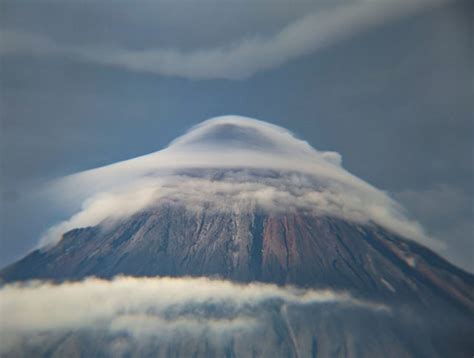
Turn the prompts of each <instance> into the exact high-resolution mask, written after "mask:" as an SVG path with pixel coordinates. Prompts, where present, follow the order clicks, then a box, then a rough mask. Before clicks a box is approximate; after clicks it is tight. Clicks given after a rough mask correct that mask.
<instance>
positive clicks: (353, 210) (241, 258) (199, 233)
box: [0, 116, 474, 357]
mask: <svg viewBox="0 0 474 358" xmlns="http://www.w3.org/2000/svg"><path fill="white" fill-rule="evenodd" d="M51 192H52V193H54V195H55V196H56V197H57V198H58V200H65V201H68V205H69V206H70V207H73V208H76V212H74V214H73V215H72V216H71V217H70V218H69V219H68V220H65V221H64V222H61V223H59V224H57V225H55V226H54V227H53V228H51V229H50V230H49V231H48V232H47V233H46V234H45V235H44V236H43V238H42V246H41V247H40V248H39V249H37V250H35V251H33V252H31V253H30V254H28V255H27V256H26V257H24V258H23V259H21V260H19V261H18V262H16V263H13V264H12V265H10V266H8V267H6V268H4V269H3V270H2V271H1V272H0V277H1V280H2V281H3V285H4V287H13V286H11V283H14V282H25V281H29V280H42V281H45V280H48V281H52V282H54V285H63V284H70V282H71V281H78V282H87V281H83V280H84V279H87V278H88V277H96V278H100V279H103V280H105V281H104V282H107V281H108V280H112V282H113V280H115V278H116V277H117V276H127V277H129V276H131V277H135V278H137V279H139V278H143V277H146V278H157V277H158V278H160V277H171V278H175V279H176V280H180V279H182V278H183V277H186V278H192V277H194V278H196V279H198V278H202V277H208V278H211V279H212V280H216V282H222V281H225V282H227V281H228V282H233V284H237V285H242V286H239V287H246V285H254V284H257V283H258V284H257V286H256V287H257V288H256V290H259V288H258V287H260V286H258V285H273V286H271V287H293V289H298V290H317V291H318V292H323V291H324V290H330V291H331V292H338V293H344V294H347V295H350V297H351V300H352V301H351V302H366V303H368V304H369V303H370V305H374V304H377V305H383V307H385V308H384V309H385V313H380V312H378V311H377V310H375V311H377V312H375V311H374V310H367V309H365V310H364V309H361V308H360V307H359V306H358V305H355V306H357V307H355V306H354V307H347V306H345V307H344V308H341V307H339V308H337V307H334V306H333V305H329V306H327V305H326V304H325V305H323V306H321V305H319V306H317V307H315V306H311V305H306V304H305V305H303V306H302V307H292V306H291V304H288V303H282V302H280V301H278V300H277V301H278V302H273V301H272V302H271V303H268V305H267V306H263V307H262V306H258V307H254V308H252V309H254V310H255V312H254V313H253V314H255V315H262V317H264V318H262V321H263V322H265V323H264V324H263V328H262V330H261V331H260V333H261V334H262V336H263V337H266V339H267V342H266V343H265V342H260V341H259V340H258V339H256V338H255V336H245V335H244V334H243V333H242V332H239V333H236V332H233V333H229V336H228V337H227V338H226V340H224V341H219V342H218V343H216V342H215V341H213V340H212V339H211V338H209V332H207V333H206V334H204V333H200V335H199V336H198V337H200V338H196V337H195V336H190V335H189V334H187V335H185V338H183V339H181V340H179V341H177V340H175V339H164V340H162V341H160V343H159V344H158V343H156V345H154V344H151V343H150V341H147V343H143V342H142V341H140V342H141V343H137V342H136V341H135V340H134V339H135V338H134V337H133V335H132V336H130V335H128V334H124V333H123V332H121V333H120V334H119V336H118V337H119V338H120V339H121V340H124V341H125V342H126V344H125V343H124V344H125V345H126V346H127V349H126V354H125V353H124V354H125V355H127V354H129V355H137V356H141V355H162V356H189V355H196V356H250V355H255V356H270V355H273V356H274V355H277V356H300V357H301V356H318V357H319V356H374V357H380V356H394V357H400V356H413V357H415V356H430V357H431V356H453V357H454V356H464V355H466V356H470V355H472V352H474V344H473V343H472V340H471V339H470V334H472V332H473V328H474V320H473V317H474V316H473V315H474V276H472V275H471V274H469V273H467V272H464V271H463V270H461V269H459V268H457V267H455V266H454V265H452V264H450V263H449V262H447V261H446V260H445V259H443V258H442V257H440V256H439V255H438V254H436V253H435V251H433V250H432V249H433V248H435V249H436V247H437V246H436V245H437V243H436V241H434V240H432V239H431V238H429V237H428V236H427V235H426V234H425V233H424V231H423V229H422V228H421V227H420V226H419V225H418V224H417V223H416V222H414V221H411V220H410V219H408V218H407V217H406V215H405V213H404V210H403V208H401V207H400V206H399V205H398V204H397V203H396V202H395V201H393V200H392V199H391V198H390V197H388V196H387V195H386V194H385V193H383V192H381V191H379V190H378V189H376V188H374V187H373V186H371V185H370V184H368V183H366V182H364V181H363V180H361V179H359V178H357V177H355V176H353V175H352V174H350V173H348V172H347V171H346V170H345V169H344V168H343V167H342V160H341V156H340V155H339V154H338V153H336V152H321V151H317V150H315V149H314V148H312V147H311V146H310V145H309V144H308V143H307V142H304V141H302V140H299V139H297V138H295V137H294V136H293V135H292V134H291V133H290V132H288V131H286V130H285V129H283V128H280V127H277V126H275V125H271V124H268V123H265V122H261V121H257V120H254V119H249V118H243V117H237V116H226V117H218V118H214V119H211V120H208V121H205V122H203V123H201V124H200V125H198V126H196V127H194V128H193V129H191V130H190V131H189V132H188V133H187V134H185V135H184V136H182V137H180V138H178V139H176V140H175V141H174V142H172V143H171V144H170V146H168V147H167V148H165V149H164V150H162V151H159V152H156V153H152V154H150V155H146V156H143V157H139V158H136V159H132V160H128V161H125V162H120V163H117V164H113V165H110V166H106V167H102V168H98V169H93V170H90V171H86V172H82V173H78V174H75V175H72V176H69V177H66V178H63V179H61V180H59V181H57V182H56V183H54V186H53V189H52V191H51ZM212 280H211V281H212ZM17 285H18V283H17ZM20 285H21V284H20ZM274 285H276V286H274ZM265 287H266V286H265ZM274 305H276V306H274ZM206 307H207V306H206ZM272 307H278V309H277V310H274V309H273V308H272ZM371 307H372V306H371ZM188 309H189V308H188ZM201 309H202V308H201ZM386 311H388V313H387V312H386ZM200 312H201V311H200ZM205 312H207V313H206V314H207V315H211V316H212V317H214V318H215V316H216V315H217V317H221V315H224V316H225V315H226V314H228V310H226V309H223V308H222V307H213V308H212V309H211V308H209V307H207V308H206V310H205ZM223 312H227V313H225V314H224V313H223ZM239 312H240V311H239ZM188 313H189V312H188ZM234 313H235V312H234ZM169 314H170V313H169V312H168V315H169ZM174 314H176V312H175V313H174ZM180 314H181V313H180ZM168 318H169V316H168ZM221 318H222V317H221ZM101 332H103V331H101ZM101 334H103V335H99V338H98V336H95V335H94V334H92V335H91V334H90V331H87V330H81V331H77V330H72V331H71V330H67V333H65V332H61V333H60V334H59V333H57V332H56V333H51V334H50V335H49V336H48V338H47V339H46V341H43V346H42V347H47V348H44V349H43V350H40V351H38V347H37V346H34V345H33V346H31V344H32V343H29V344H30V345H28V344H26V343H25V342H24V341H23V345H21V346H20V345H13V346H12V348H11V349H10V351H8V352H7V353H8V354H12V355H15V354H20V355H21V354H25V355H35V354H37V355H49V354H51V352H53V353H55V354H60V353H61V352H62V353H63V354H66V353H65V352H67V354H68V355H70V354H72V353H74V354H82V355H87V356H94V355H98V356H100V355H104V354H105V355H107V352H109V353H110V351H109V350H110V349H111V348H110V347H111V346H112V345H113V344H115V343H114V342H116V340H117V339H118V338H117V333H116V332H115V333H114V334H112V335H111V334H110V332H109V333H101ZM111 337H112V338H111ZM203 337H205V338H203ZM29 342H31V340H30V341H29ZM131 342H133V343H131ZM239 342H240V343H239ZM262 345H264V347H262ZM91 347H92V348H91ZM88 349H91V350H89V351H88ZM38 352H40V353H38ZM104 352H105V353H104ZM122 353H123V352H122Z"/></svg>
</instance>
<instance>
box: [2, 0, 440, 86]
mask: <svg viewBox="0 0 474 358" xmlns="http://www.w3.org/2000/svg"><path fill="white" fill-rule="evenodd" d="M445 1H449V0H377V1H367V0H366V1H352V2H349V3H345V4H339V5H337V6H331V7H323V8H322V9H321V10H320V11H318V12H315V13H312V14H308V15H307V16H304V17H302V18H300V19H298V20H296V21H295V22H293V23H290V24H288V25H287V26H286V27H284V28H283V29H281V30H280V31H278V32H277V33H276V34H274V35H273V36H269V37H262V36H259V35H255V36H254V37H251V38H244V39H242V40H240V41H238V42H234V43H231V44H229V45H227V46H224V47H216V48H203V49H198V50H194V51H188V52H184V51H180V50H179V49H174V48H148V49H143V50H132V49H126V48H118V47H112V46H108V45H103V46H101V47H99V46H88V45H82V46H77V45H67V44H59V43H57V42H55V41H53V40H52V39H49V38H46V37H42V36H37V35H33V34H28V33H19V32H9V31H3V32H2V33H1V34H0V39H1V43H0V53H3V54H5V53H33V54H36V55H56V56H67V57H73V58H75V59H78V60H81V61H88V62H94V63H98V64H102V65H113V66H119V67H123V68H126V69H128V70H132V71H139V72H148V73H154V74H160V75H169V76H179V77H186V78H194V79H212V78H226V79H240V78H246V77H249V76H252V75H253V74H255V73H257V72H259V71H262V70H267V69H272V68H275V67H278V66H280V65H282V64H284V63H286V62H288V61H290V60H293V59H295V58H298V57H300V56H302V55H306V54H309V53H312V52H314V51H316V50H318V49H320V48H322V47H324V46H327V45H329V44H332V43H334V42H337V41H338V40H341V39H344V38H346V37H349V36H352V35H353V34H354V33H356V32H358V31H362V30H364V29H366V28H370V27H372V26H374V25H376V24H379V23H383V22H385V21H387V20H388V19H390V18H396V17H398V16H401V15H403V14H405V13H410V12H413V11H415V10H417V9H420V8H422V7H425V6H433V5H436V4H438V3H442V2H445Z"/></svg>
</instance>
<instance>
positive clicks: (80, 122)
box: [0, 0, 474, 271]
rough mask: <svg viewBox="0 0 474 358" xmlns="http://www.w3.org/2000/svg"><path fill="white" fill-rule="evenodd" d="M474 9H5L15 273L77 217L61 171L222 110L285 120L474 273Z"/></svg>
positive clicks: (0, 91)
mask: <svg viewBox="0 0 474 358" xmlns="http://www.w3.org/2000/svg"><path fill="white" fill-rule="evenodd" d="M473 13H474V6H473V4H472V2H471V1H468V0H466V1H449V0H445V1H443V0H414V1H408V0H377V1H374V0H340V1H311V2H294V1H291V2H290V1H288V2H284V1H277V2H274V1H271V2H270V1H252V2H247V1H219V2H211V1H207V0H206V1H204V2H203V1H199V2H198V1H188V2H171V1H170V2H159V1H154V2H151V1H150V2H140V4H139V5H137V4H136V3H135V2H131V1H130V2H125V1H119V2H112V1H105V0H102V1H95V2H92V1H82V2H73V1H56V2H47V1H40V2H38V1H29V0H23V1H8V0H3V1H1V2H0V41H1V42H0V55H1V63H0V65H1V67H0V71H1V73H0V75H1V76H0V99H1V121H2V123H1V124H2V127H1V141H0V143H1V144H0V150H1V173H0V175H1V191H2V200H1V216H0V224H1V237H0V239H1V248H0V265H2V266H3V265H5V264H7V263H9V262H11V261H13V260H14V259H17V258H18V257H20V256H22V255H24V254H25V253H26V252H27V251H28V250H30V249H31V248H32V247H34V245H35V244H36V243H37V242H38V240H39V237H40V236H41V233H42V232H44V230H46V229H47V228H48V227H49V226H50V225H51V224H53V223H55V222H56V221H59V220H61V219H64V217H61V213H54V214H52V211H51V210H45V208H44V205H45V204H44V203H42V204H41V205H40V204H38V202H37V201H35V200H34V198H35V195H36V192H37V189H38V188H39V187H40V186H41V185H42V184H44V183H45V182H47V181H48V180H51V179H54V178H57V177H60V176H62V175H65V174H70V173H74V172H77V171H80V170H84V169H89V168H93V167H97V166H101V165H105V164H109V163H113V162H115V161H118V160H123V159H128V158H132V157H135V156H138V155H142V154H147V153H150V152H153V151H156V150H159V149H161V148H163V147H165V146H166V145H167V144H168V143H169V142H170V141H171V140H173V139H174V138H175V137H177V136H179V135H181V134H182V133H183V132H184V131H186V130H187V129H189V128H190V127H191V126H192V125H194V124H196V123H199V122H200V121H202V120H205V119H207V118H209V117H213V116H217V115H223V114H240V115H245V116H250V117H254V118H258V119H261V120H264V121H268V122H272V123H275V124H278V125H281V126H283V127H285V128H288V129H289V130H291V131H293V132H294V133H295V134H296V135H297V136H298V137H300V138H302V139H305V140H307V141H308V142H309V143H310V144H311V145H312V146H314V147H315V148H317V149H320V150H335V151H338V152H339V153H341V154H342V156H343V162H344V167H345V168H347V169H348V170H349V171H351V172H352V173H354V174H356V175H357V176H359V177H361V178H363V179H365V180H367V181H368V182H370V183H371V184H373V185H375V186H377V187H378V188H381V189H382V190H385V191H387V192H389V193H390V194H391V195H392V196H393V197H394V198H396V199H397V200H399V201H400V202H401V203H402V204H403V205H405V207H406V208H407V210H408V213H409V215H410V216H411V217H413V218H415V219H417V220H419V221H420V222H421V223H422V224H423V225H424V226H425V228H426V229H427V231H428V232H429V233H430V234H432V235H433V236H436V237H438V238H439V239H441V240H442V241H444V242H446V244H447V249H446V250H445V252H444V253H443V255H444V256H446V257H448V258H449V259H450V260H451V261H452V262H454V263H456V264H457V265H459V266H461V267H463V268H465V269H468V270H470V271H474V262H473V261H474V259H473V256H474V247H473V245H474V243H473V230H474V220H473V195H474V189H473V185H472V182H473V179H474V178H473V118H472V116H473V105H472V103H473V102H474V94H473V80H474V77H473V73H474V71H473V63H474V55H473V47H472V43H473V38H472V36H473V35H472V34H473V27H472V26H473V25H472V24H473V20H472V15H471V14H473Z"/></svg>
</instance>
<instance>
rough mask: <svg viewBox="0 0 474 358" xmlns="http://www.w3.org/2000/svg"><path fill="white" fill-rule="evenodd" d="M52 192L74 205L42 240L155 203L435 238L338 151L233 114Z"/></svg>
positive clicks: (71, 179)
mask: <svg viewBox="0 0 474 358" xmlns="http://www.w3.org/2000/svg"><path fill="white" fill-rule="evenodd" d="M51 190H52V193H53V195H54V196H55V197H56V199H57V200H58V201H61V202H62V203H63V204H64V203H66V204H68V205H70V206H72V207H75V208H76V212H75V214H74V215H72V216H71V218H70V219H69V220H66V221H64V222H62V223H59V224H58V225H56V226H54V227H53V228H51V229H50V230H49V231H48V232H47V233H46V234H45V236H44V237H43V240H42V243H43V244H47V243H51V242H55V241H57V240H58V239H59V238H60V237H61V235H62V234H63V233H65V232H66V231H68V230H71V229H74V228H78V227H86V226H94V225H99V224H100V223H102V222H104V221H105V220H119V219H121V218H124V217H127V216H130V215H133V214H134V213H137V212H140V211H142V210H146V209H147V208H149V207H151V206H156V205H160V204H161V203H167V204H174V205H185V206H187V207H188V208H191V209H195V210H201V209H202V208H204V207H205V208H206V209H207V210H216V211H230V212H235V213H238V212H243V211H248V210H264V211H268V212H288V211H297V210H303V211H305V212H308V213H311V214H313V215H328V216H335V217H339V218H343V219H346V220H349V221H354V222H359V223H375V224H377V225H381V226H383V227H385V228H386V229H388V230H391V231H393V232H395V233H397V234H399V235H402V236H404V237H407V238H411V239H415V240H419V241H424V242H425V243H428V244H430V243H431V244H432V243H433V242H430V239H429V238H427V237H426V235H425V234H424V232H423V230H422V228H421V227H420V226H419V225H418V224H417V223H416V222H413V221H410V220H408V219H407V218H406V217H405V215H404V213H403V208H401V207H400V206H399V205H398V204H397V203H396V202H395V201H394V200H392V199H391V198H390V197H389V196H388V195H386V194H385V193H383V192H381V191H380V190H378V189H376V188H375V187H373V186H371V185H370V184H368V183H366V182H364V181H363V180H361V179H359V178H357V177H356V176H354V175H352V174H350V173H349V172H347V171H346V170H345V169H344V168H343V167H342V160H341V156H340V155H339V154H338V153H336V152H322V151H318V150H316V149H314V148H312V147H311V146H310V145H309V144H308V143H307V142H305V141H303V140H300V139H298V138H296V137H295V136H294V135H293V134H292V133H291V132H289V131H287V130H286V129H284V128H281V127H278V126H275V125H272V124H269V123H266V122H262V121H259V120H255V119H250V118H245V117H240V116H224V117H217V118H212V119H209V120H207V121H204V122H202V123H201V124H199V125H197V126H195V127H193V128H192V129H191V130H190V131H189V132H188V133H186V134H185V135H183V136H181V137H179V138H177V139H176V140H174V141H173V142H172V143H171V144H170V145H169V146H168V147H167V148H165V149H163V150H160V151H158V152H155V153H151V154H148V155H145V156H141V157H138V158H135V159H131V160H127V161H123V162H118V163H115V164H112V165H108V166H105V167H101V168H97V169H93V170H88V171H85V172H81V173H78V174H74V175H71V176H68V177H65V178H62V179H60V180H58V181H56V182H55V183H54V184H53V188H52V189H51ZM431 246H432V245H431Z"/></svg>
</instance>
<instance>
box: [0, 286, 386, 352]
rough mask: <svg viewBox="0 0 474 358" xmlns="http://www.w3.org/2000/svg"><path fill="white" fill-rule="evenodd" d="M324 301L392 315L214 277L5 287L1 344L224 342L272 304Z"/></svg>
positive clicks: (351, 302)
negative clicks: (121, 339)
mask: <svg viewBox="0 0 474 358" xmlns="http://www.w3.org/2000/svg"><path fill="white" fill-rule="evenodd" d="M318 304H337V305H342V306H349V307H359V308H361V309H368V310H375V311H388V308H387V307H386V306H384V305H380V304H376V303H371V302H364V301H361V300H358V299H356V298H353V297H351V296H350V295H349V294H346V293H341V292H334V291H330V290H313V289H300V288H295V287H279V286H276V285H273V284H262V283H251V284H246V285H243V284H236V283H232V282H230V281H222V280H212V279H208V278H134V277H117V278H115V279H114V280H112V281H107V280H100V279H95V278H90V279H87V280H85V281H82V282H66V283H62V284H52V283H48V282H41V281H33V282H30V283H24V284H12V285H7V286H4V287H2V288H1V289H0V311H1V313H2V314H1V316H0V341H1V346H2V348H3V350H8V349H12V348H13V347H14V346H15V344H17V343H18V341H19V340H21V339H22V337H27V336H28V335H34V334H37V333H40V332H43V333H47V332H52V333H54V332H56V333H58V332H67V331H79V330H83V329H85V330H93V329H101V330H105V331H108V332H110V333H112V334H113V333H120V332H126V333H129V334H131V335H133V336H134V337H136V338H137V339H140V338H147V337H150V336H153V337H155V338H157V339H169V338H170V337H172V336H173V334H176V333H180V334H185V335H190V336H201V335H206V336H211V337H214V338H216V339H223V338H225V337H226V336H227V335H229V334H232V333H235V332H252V331H254V330H256V329H259V326H261V325H262V324H265V323H264V319H263V318H264V317H265V315H268V314H269V313H270V312H271V311H272V309H270V308H269V307H277V308H278V307H280V308H282V307H283V306H286V305H291V306H300V307H301V306H308V305H318ZM269 305H270V306H269ZM219 337H220V338H219Z"/></svg>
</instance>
